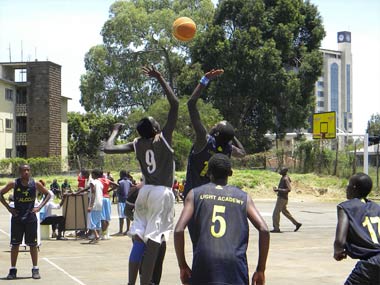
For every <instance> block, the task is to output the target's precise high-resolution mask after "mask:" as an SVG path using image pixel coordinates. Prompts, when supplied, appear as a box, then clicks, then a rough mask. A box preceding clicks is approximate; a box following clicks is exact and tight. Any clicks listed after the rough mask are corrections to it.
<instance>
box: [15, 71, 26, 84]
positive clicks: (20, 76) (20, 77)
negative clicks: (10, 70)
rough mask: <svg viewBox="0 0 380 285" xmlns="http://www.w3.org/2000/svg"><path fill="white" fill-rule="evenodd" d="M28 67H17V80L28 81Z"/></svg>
mask: <svg viewBox="0 0 380 285" xmlns="http://www.w3.org/2000/svg"><path fill="white" fill-rule="evenodd" d="M26 77H27V76H26V69H15V82H26Z"/></svg>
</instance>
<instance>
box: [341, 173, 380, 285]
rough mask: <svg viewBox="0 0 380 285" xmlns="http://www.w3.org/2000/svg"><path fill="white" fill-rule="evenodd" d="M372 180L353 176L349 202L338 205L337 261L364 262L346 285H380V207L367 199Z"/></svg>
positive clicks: (348, 191) (356, 266)
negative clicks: (348, 257) (352, 259)
mask: <svg viewBox="0 0 380 285" xmlns="http://www.w3.org/2000/svg"><path fill="white" fill-rule="evenodd" d="M371 189H372V180H371V178H370V177H369V176H368V175H367V174H364V173H357V174H355V175H353V176H352V177H351V179H350V181H349V183H348V186H347V199H348V200H347V201H345V202H343V203H340V204H339V205H338V224H337V227H336V235H335V242H334V258H335V259H336V260H337V261H341V260H343V259H344V258H346V257H347V255H348V256H350V257H351V258H354V259H360V261H358V262H357V263H356V265H355V268H354V269H353V271H352V273H351V274H350V276H348V278H347V280H346V282H345V283H344V284H345V285H354V284H357V285H359V284H360V285H366V284H368V285H379V284H380V243H379V242H380V206H379V205H378V204H376V203H375V202H372V201H370V200H368V199H367V196H368V194H369V193H370V192H371Z"/></svg>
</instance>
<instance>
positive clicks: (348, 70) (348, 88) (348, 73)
mask: <svg viewBox="0 0 380 285" xmlns="http://www.w3.org/2000/svg"><path fill="white" fill-rule="evenodd" d="M346 84H347V85H346V96H347V112H351V65H350V64H347V65H346Z"/></svg>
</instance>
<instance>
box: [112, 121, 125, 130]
mask: <svg viewBox="0 0 380 285" xmlns="http://www.w3.org/2000/svg"><path fill="white" fill-rule="evenodd" d="M123 127H124V124H123V123H116V124H115V125H113V130H114V131H117V132H119V131H121V129H122V128H123Z"/></svg>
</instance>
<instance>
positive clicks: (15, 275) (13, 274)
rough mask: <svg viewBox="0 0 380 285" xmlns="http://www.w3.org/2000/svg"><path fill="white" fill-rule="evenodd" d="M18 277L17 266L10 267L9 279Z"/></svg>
mask: <svg viewBox="0 0 380 285" xmlns="http://www.w3.org/2000/svg"><path fill="white" fill-rule="evenodd" d="M16 278H17V269H16V268H12V269H9V274H8V276H7V279H8V280H13V279H16Z"/></svg>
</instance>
